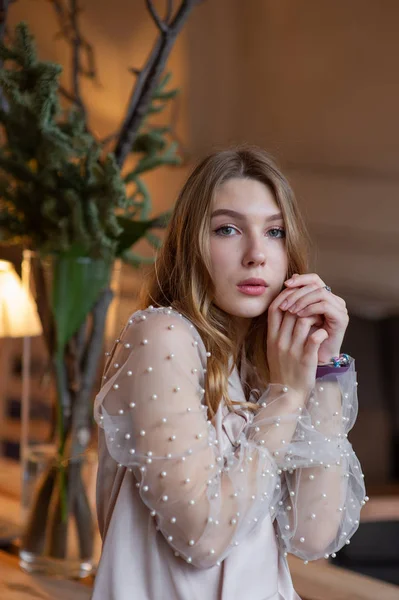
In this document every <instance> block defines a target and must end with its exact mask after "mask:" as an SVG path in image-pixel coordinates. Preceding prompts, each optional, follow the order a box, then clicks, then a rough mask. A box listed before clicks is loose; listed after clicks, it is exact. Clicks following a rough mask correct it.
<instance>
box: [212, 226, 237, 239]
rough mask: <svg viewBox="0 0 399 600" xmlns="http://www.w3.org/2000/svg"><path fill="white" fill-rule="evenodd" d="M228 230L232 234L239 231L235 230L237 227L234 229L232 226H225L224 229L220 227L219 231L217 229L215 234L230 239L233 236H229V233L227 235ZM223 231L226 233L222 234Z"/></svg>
mask: <svg viewBox="0 0 399 600" xmlns="http://www.w3.org/2000/svg"><path fill="white" fill-rule="evenodd" d="M226 229H227V230H228V231H230V232H231V231H237V230H236V229H235V227H232V226H231V225H223V227H219V229H216V230H215V233H216V235H221V236H222V237H230V235H231V234H229V233H226ZM223 231H224V232H225V233H222V232H223Z"/></svg>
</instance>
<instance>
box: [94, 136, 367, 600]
mask: <svg viewBox="0 0 399 600" xmlns="http://www.w3.org/2000/svg"><path fill="white" fill-rule="evenodd" d="M347 325H348V313H347V310H346V307H345V302H344V301H343V300H342V299H341V298H339V297H338V296H336V295H334V294H333V293H332V291H331V290H330V288H329V287H328V286H327V285H325V283H324V281H322V280H321V279H320V277H319V276H318V275H316V274H311V273H308V263H307V238H306V233H305V228H304V225H303V222H302V219H301V216H300V213H299V211H298V207H297V204H296V201H295V199H294V195H293V193H292V191H291V189H290V187H289V184H288V183H287V180H286V179H285V178H284V176H283V175H282V174H281V173H280V171H279V170H278V169H277V167H276V166H275V164H274V163H273V162H272V161H271V159H270V158H269V157H268V155H267V154H266V153H265V152H263V151H262V150H260V149H256V148H247V147H244V148H238V149H234V150H227V151H224V152H219V153H215V154H212V155H211V156H208V157H207V158H206V159H205V160H203V161H202V162H201V163H200V164H199V165H198V166H197V168H196V169H195V170H194V171H193V173H192V174H191V176H190V177H189V179H188V181H187V182H186V184H185V186H184V187H183V189H182V191H181V193H180V196H179V198H178V200H177V203H176V206H175V209H174V213H173V217H172V219H171V222H170V226H169V229H168V232H167V235H166V240H165V242H164V244H163V247H162V250H161V251H160V254H159V256H158V258H157V261H156V264H155V268H154V271H153V274H152V276H151V277H150V279H149V281H148V288H147V289H146V291H145V293H144V297H143V302H142V305H141V310H138V311H137V312H135V313H134V314H133V315H132V316H131V317H130V319H129V320H128V322H127V323H126V326H125V327H124V329H123V330H122V332H121V335H120V338H119V339H118V340H116V342H115V345H114V347H113V349H112V352H111V353H110V356H109V359H108V362H107V365H106V369H105V375H104V384H103V387H102V389H101V391H100V392H99V394H98V396H97V398H96V404H95V416H96V420H97V422H98V424H99V427H100V439H99V471H98V497H97V501H98V519H99V524H100V530H101V534H102V538H103V552H102V557H101V561H100V565H99V569H98V573H97V576H96V582H95V590H94V596H93V599H94V600H111V599H112V600H164V599H165V600H243V599H245V600H297V599H298V598H299V597H298V595H297V594H296V593H295V591H294V589H293V586H292V582H291V577H290V573H289V570H288V566H287V560H286V557H287V553H289V552H291V553H292V554H295V555H296V556H299V557H301V558H302V559H303V560H304V561H305V563H307V562H308V561H309V560H313V559H318V558H321V557H325V558H328V557H329V556H332V557H334V555H335V552H336V551H337V550H339V549H340V548H341V547H342V546H343V545H344V544H345V543H346V544H348V543H349V540H350V537H351V536H352V535H353V533H354V532H355V531H356V529H357V527H358V524H359V513H360V508H361V505H362V504H364V502H365V501H366V500H367V497H366V496H365V489H364V482H363V475H362V472H361V468H360V465H359V461H358V460H357V458H356V455H355V454H354V452H353V449H352V446H351V444H350V443H349V441H348V440H347V433H348V431H349V430H350V429H351V427H352V426H353V424H354V421H355V418H356V414H357V394H356V391H357V389H356V373H355V368H354V363H353V359H351V358H350V357H348V355H340V353H341V345H342V341H343V338H344V334H345V330H346V327H347Z"/></svg>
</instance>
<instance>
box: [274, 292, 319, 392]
mask: <svg viewBox="0 0 399 600" xmlns="http://www.w3.org/2000/svg"><path fill="white" fill-rule="evenodd" d="M283 300H284V298H282V297H281V295H280V294H279V296H277V298H275V300H274V301H273V302H272V303H271V304H270V306H269V309H268V332H267V359H268V363H269V370H270V383H281V384H283V385H286V386H287V387H289V388H291V389H292V390H293V391H294V392H296V393H297V394H298V396H299V397H300V398H301V399H302V400H303V401H306V400H307V398H308V394H309V392H310V391H311V389H312V388H313V387H314V385H315V381H316V370H317V361H318V351H319V347H320V345H321V344H322V343H323V342H324V340H326V339H327V338H328V333H327V331H326V330H325V329H323V328H322V327H320V325H322V323H323V321H322V319H321V317H320V316H319V315H316V316H314V317H298V316H296V315H293V314H291V313H290V312H288V311H286V312H284V311H282V310H281V309H280V304H281V303H282V302H283Z"/></svg>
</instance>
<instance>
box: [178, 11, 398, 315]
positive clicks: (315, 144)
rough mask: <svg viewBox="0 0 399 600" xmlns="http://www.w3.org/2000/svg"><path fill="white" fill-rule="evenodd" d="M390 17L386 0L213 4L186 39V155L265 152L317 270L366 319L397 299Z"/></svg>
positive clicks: (394, 16)
mask: <svg viewBox="0 0 399 600" xmlns="http://www.w3.org/2000/svg"><path fill="white" fill-rule="evenodd" d="M398 22H399V3H398V2H397V1H396V0H382V1H378V2H376V1H375V0H350V2H348V1H347V0H336V1H335V2H331V0H278V1H277V0H246V1H245V2H242V1H240V0H218V2H212V1H208V2H204V3H203V4H202V5H201V6H200V7H199V8H198V9H197V14H196V16H195V19H193V20H192V21H191V24H190V27H189V36H188V42H189V49H190V72H189V76H190V109H191V110H190V115H191V120H190V125H191V144H192V148H193V152H194V153H195V154H196V153H199V152H203V151H206V150H207V149H208V148H209V147H211V146H215V145H216V146H218V145H223V144H226V143H232V142H233V143H234V142H236V141H249V142H253V143H258V144H260V145H262V146H264V147H266V148H268V149H269V150H270V151H271V152H272V153H273V154H274V155H275V156H276V157H277V159H278V160H279V161H280V163H281V164H282V166H283V167H285V171H286V173H287V174H288V176H289V177H290V179H291V181H292V183H293V186H294V188H295V190H296V192H297V195H298V197H299V199H300V202H301V205H302V207H303V209H304V211H305V214H306V217H307V221H308V223H309V227H310V230H311V233H312V235H313V238H314V240H315V242H316V244H317V256H318V260H317V268H318V270H319V272H320V274H321V275H322V276H323V278H324V279H325V280H326V281H328V282H329V283H330V284H331V285H332V286H334V288H335V290H336V291H337V293H341V294H342V295H344V296H345V297H346V298H347V300H348V301H349V304H350V306H351V308H352V310H353V311H354V312H357V313H358V314H362V315H370V316H378V315H380V314H385V313H386V312H397V311H398V307H399V273H398V271H399V202H398V196H399V141H398V106H399V73H398V69H397V56H398V54H399V38H398V35H397V23H398ZM204 123H206V126H204Z"/></svg>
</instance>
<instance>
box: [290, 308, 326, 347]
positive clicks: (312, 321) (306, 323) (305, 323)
mask: <svg viewBox="0 0 399 600" xmlns="http://www.w3.org/2000/svg"><path fill="white" fill-rule="evenodd" d="M319 319H320V317H319V316H314V317H307V318H299V319H297V321H296V323H295V328H294V331H293V335H292V340H291V345H290V348H291V350H292V351H293V353H298V352H299V353H301V354H303V352H304V346H305V343H306V341H307V339H308V337H309V334H310V333H311V330H312V327H314V326H315V325H316V323H318V322H319Z"/></svg>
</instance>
